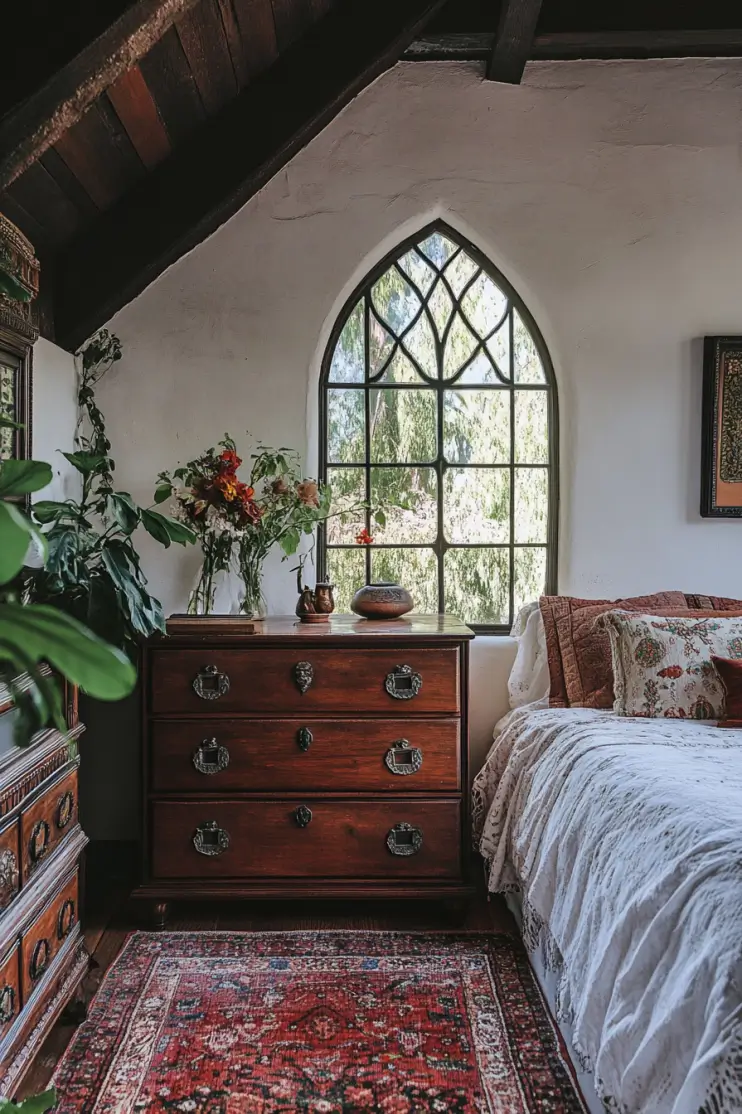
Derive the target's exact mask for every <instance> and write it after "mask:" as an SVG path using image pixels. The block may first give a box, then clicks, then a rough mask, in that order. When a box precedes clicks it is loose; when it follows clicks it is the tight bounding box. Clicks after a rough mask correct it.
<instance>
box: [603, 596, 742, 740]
mask: <svg viewBox="0 0 742 1114" xmlns="http://www.w3.org/2000/svg"><path fill="white" fill-rule="evenodd" d="M598 624H599V626H600V628H601V629H602V630H604V631H606V632H607V634H608V636H609V638H610V641H611V654H612V657H613V688H614V692H615V694H616V701H615V704H614V705H613V707H614V711H616V712H617V713H618V715H620V716H645V717H657V716H667V717H670V718H674V719H719V718H721V717H722V716H723V715H724V701H725V693H724V686H723V685H722V683H721V679H720V677H719V674H718V673H717V671H716V669H715V668H714V663H713V661H712V660H711V659H712V657H723V658H736V659H742V615H740V616H736V617H734V618H721V617H718V618H717V617H716V616H714V617H704V618H696V619H693V618H680V617H674V618H673V617H667V618H662V617H661V616H659V615H637V614H636V613H635V612H634V613H632V612H629V611H609V612H607V613H606V614H605V615H602V616H601V617H600V618H599V619H598Z"/></svg>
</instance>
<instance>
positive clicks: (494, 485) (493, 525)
mask: <svg viewBox="0 0 742 1114" xmlns="http://www.w3.org/2000/svg"><path fill="white" fill-rule="evenodd" d="M443 481H444V485H445V486H444V502H443V528H444V532H445V536H446V540H447V541H449V542H452V543H454V544H455V543H462V542H463V543H464V544H467V545H471V544H473V543H477V542H487V543H489V544H490V545H502V544H504V543H505V542H508V541H509V540H510V469H509V468H448V469H446V474H445V476H444V478H443Z"/></svg>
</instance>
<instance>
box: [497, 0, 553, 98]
mask: <svg viewBox="0 0 742 1114" xmlns="http://www.w3.org/2000/svg"><path fill="white" fill-rule="evenodd" d="M541 2H542V0H502V7H501V9H500V23H499V26H498V28H497V35H496V36H495V45H494V47H493V48H492V54H491V55H490V57H489V61H488V63H487V71H486V73H487V78H488V79H489V80H490V81H505V82H507V83H508V84H510V85H519V84H520V80H521V78H522V77H523V71H524V69H525V68H526V62H527V61H528V59H529V57H530V55H531V48H532V46H533V39H534V36H535V34H536V24H537V23H538V17H539V13H540V12H541Z"/></svg>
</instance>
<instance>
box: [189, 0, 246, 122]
mask: <svg viewBox="0 0 742 1114" xmlns="http://www.w3.org/2000/svg"><path fill="white" fill-rule="evenodd" d="M175 26H176V28H177V31H178V35H179V36H180V41H181V44H182V46H183V50H184V51H185V56H186V58H187V59H188V64H189V66H190V67H191V72H192V73H193V76H194V78H195V81H196V85H197V86H198V91H199V93H200V94H201V100H202V102H203V105H204V108H205V109H206V111H207V113H208V114H209V115H210V116H213V115H214V114H215V113H216V112H218V111H219V109H220V108H221V107H222V105H225V104H226V103H227V101H230V100H231V99H232V97H234V96H235V95H236V93H237V80H236V78H235V75H234V68H233V66H232V59H231V57H230V54H229V47H228V45H227V38H226V35H225V34H224V27H223V25H222V17H221V15H220V14H219V8H218V5H217V0H201V3H200V4H197V5H196V6H195V8H191V10H190V11H189V12H186V14H185V15H184V16H183V17H182V18H181V19H179V20H178V22H177V23H176V24H175Z"/></svg>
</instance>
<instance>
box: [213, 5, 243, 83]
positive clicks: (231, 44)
mask: <svg viewBox="0 0 742 1114" xmlns="http://www.w3.org/2000/svg"><path fill="white" fill-rule="evenodd" d="M218 4H219V14H220V16H221V18H222V27H223V28H224V35H225V38H226V40H227V46H228V48H229V55H230V58H231V59H232V69H233V70H234V75H235V79H236V81H237V87H238V88H239V89H242V88H244V86H245V85H247V83H248V81H249V79H250V67H249V65H248V64H247V58H246V56H245V51H244V50H243V47H242V36H241V35H240V25H239V23H238V22H237V15H236V13H235V10H234V8H233V6H232V0H218Z"/></svg>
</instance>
